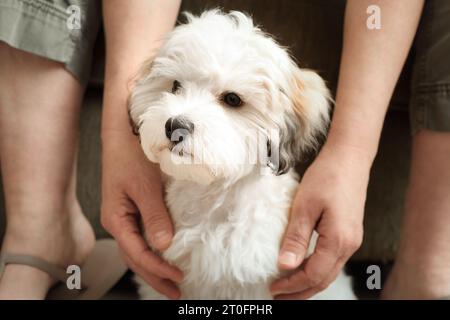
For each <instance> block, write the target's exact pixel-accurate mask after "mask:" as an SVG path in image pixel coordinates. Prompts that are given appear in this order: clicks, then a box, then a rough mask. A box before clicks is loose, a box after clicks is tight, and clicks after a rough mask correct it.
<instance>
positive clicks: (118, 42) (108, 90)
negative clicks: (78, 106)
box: [102, 0, 180, 140]
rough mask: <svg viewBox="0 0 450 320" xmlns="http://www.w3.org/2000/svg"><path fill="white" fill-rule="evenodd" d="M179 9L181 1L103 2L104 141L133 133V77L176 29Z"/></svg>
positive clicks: (132, 0) (117, 0)
mask: <svg viewBox="0 0 450 320" xmlns="http://www.w3.org/2000/svg"><path fill="white" fill-rule="evenodd" d="M179 6H180V0H146V1H142V0H131V1H123V0H106V1H103V17H104V26H105V34H106V71H105V90H104V100H103V106H104V107H103V119H102V137H103V138H105V135H108V133H110V132H122V133H124V132H128V133H129V134H131V129H130V126H129V122H128V114H127V99H128V96H129V94H130V87H131V86H132V80H133V77H135V76H136V74H137V72H138V70H139V68H140V66H141V64H142V63H143V62H144V61H145V60H147V59H149V58H151V56H152V55H154V54H155V53H156V52H157V50H158V48H159V47H160V46H161V44H162V41H163V39H164V36H165V35H166V34H167V33H168V32H169V31H170V30H171V29H172V28H173V26H174V24H175V20H176V17H177V14H178V10H179ZM104 140H105V139H104Z"/></svg>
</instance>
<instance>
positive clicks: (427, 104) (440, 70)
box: [410, 0, 450, 133]
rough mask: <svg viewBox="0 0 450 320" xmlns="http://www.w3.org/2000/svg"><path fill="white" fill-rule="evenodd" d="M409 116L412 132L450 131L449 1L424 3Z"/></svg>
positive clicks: (431, 0)
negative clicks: (426, 130) (424, 130)
mask: <svg viewBox="0 0 450 320" xmlns="http://www.w3.org/2000/svg"><path fill="white" fill-rule="evenodd" d="M414 50H415V58H414V59H415V60H414V65H413V76H412V81H411V84H412V85H411V100H410V117H411V127H412V131H413V133H416V132H418V131H419V130H421V129H428V130H433V131H450V1H449V0H428V1H425V7H424V12H423V15H422V19H421V22H420V25H419V30H418V33H417V37H416V41H415V44H414Z"/></svg>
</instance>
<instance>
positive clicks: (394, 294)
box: [382, 131, 450, 299]
mask: <svg viewBox="0 0 450 320" xmlns="http://www.w3.org/2000/svg"><path fill="white" fill-rule="evenodd" d="M382 296H383V298H385V299H410V298H416V299H433V298H440V297H444V296H450V133H436V132H431V131H421V132H420V133H418V134H417V135H416V136H415V137H414V140H413V153H412V166H411V177H410V185H409V190H408V195H407V200H406V205H405V217H404V221H403V231H402V239H401V243H400V247H399V251H398V256H397V259H396V262H395V266H394V268H393V271H392V274H391V275H390V277H389V279H388V281H387V284H386V286H385V288H384V291H383V295H382Z"/></svg>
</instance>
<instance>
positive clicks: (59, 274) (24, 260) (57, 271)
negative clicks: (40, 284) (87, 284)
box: [0, 253, 69, 283]
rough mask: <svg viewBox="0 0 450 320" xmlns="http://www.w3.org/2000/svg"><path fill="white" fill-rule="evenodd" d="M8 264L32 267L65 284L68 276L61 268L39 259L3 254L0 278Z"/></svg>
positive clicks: (0, 261)
mask: <svg viewBox="0 0 450 320" xmlns="http://www.w3.org/2000/svg"><path fill="white" fill-rule="evenodd" d="M8 264H21V265H26V266H30V267H34V268H36V269H39V270H41V271H44V272H45V273H47V274H49V275H50V276H51V277H53V278H55V279H57V280H59V281H61V282H63V283H66V281H67V278H68V277H69V275H68V274H67V273H66V270H64V269H63V268H61V267H59V266H56V265H54V264H51V263H49V262H47V261H45V260H43V259H41V258H38V257H34V256H29V255H23V254H10V253H5V254H2V255H0V278H1V276H2V274H3V271H4V269H5V267H6V265H8Z"/></svg>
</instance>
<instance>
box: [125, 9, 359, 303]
mask: <svg viewBox="0 0 450 320" xmlns="http://www.w3.org/2000/svg"><path fill="white" fill-rule="evenodd" d="M187 18H188V23H187V24H184V25H181V26H179V27H177V28H176V29H175V30H174V31H173V32H172V33H171V34H170V36H169V37H168V39H167V41H166V42H165V44H164V45H163V47H162V49H161V50H160V51H159V53H158V55H157V56H156V58H155V59H154V60H153V62H152V63H151V64H150V65H149V66H147V67H146V68H145V69H144V72H143V76H142V77H141V78H140V79H139V81H138V82H137V84H136V87H135V89H134V91H133V93H132V96H131V100H130V102H131V103H130V116H131V119H132V121H133V123H134V124H135V126H136V129H137V132H138V133H139V136H140V139H141V144H142V148H143V150H144V153H145V154H146V156H147V157H148V159H149V160H150V161H152V162H156V163H159V165H160V168H161V170H162V172H163V173H165V174H166V175H167V177H168V178H167V183H166V185H165V190H166V203H167V206H168V208H169V211H170V213H171V216H172V220H173V223H174V225H175V230H176V232H175V236H174V239H173V241H172V244H171V245H170V247H169V248H168V249H167V250H166V251H164V252H163V253H161V254H162V256H163V257H164V259H166V260H167V261H169V262H170V263H172V264H174V265H176V266H178V267H179V268H180V269H181V270H182V271H183V272H184V275H185V278H184V280H183V283H182V284H181V285H180V289H181V292H182V298H185V299H271V298H272V297H271V295H270V293H269V285H270V283H271V282H272V281H273V280H274V279H275V278H277V277H279V276H281V275H282V274H284V273H282V272H281V271H280V270H279V268H278V266H277V257H278V254H279V250H280V244H281V240H282V236H283V233H284V231H285V228H286V225H287V222H288V215H289V209H290V205H291V202H292V198H293V196H294V192H295V190H296V187H297V184H298V177H297V176H296V174H295V173H294V171H293V169H292V167H293V165H294V164H295V162H296V161H297V160H299V159H300V158H301V157H302V155H304V154H305V153H306V152H307V151H308V150H310V149H314V148H315V147H316V146H317V138H318V137H320V136H323V135H324V134H325V132H326V128H327V125H328V121H329V115H328V113H329V93H328V90H327V89H326V87H325V84H324V82H323V80H322V79H321V78H320V77H319V76H318V75H317V74H316V73H314V72H312V71H309V70H302V69H299V68H298V67H297V66H296V64H295V63H294V62H293V60H292V59H291V58H290V56H289V55H288V54H287V52H286V51H285V50H284V49H283V48H282V47H280V46H279V45H278V44H277V43H276V42H275V41H274V40H273V39H272V38H270V37H269V36H268V35H266V34H265V33H263V32H262V31H261V30H260V29H258V28H257V27H255V26H254V25H253V22H252V20H251V18H249V17H248V16H246V15H244V14H243V13H240V12H231V13H229V14H223V13H221V12H220V11H218V10H212V11H207V12H205V13H203V14H202V15H201V16H200V17H195V16H192V15H189V14H187ZM312 242H314V241H312ZM138 282H139V283H140V284H141V285H140V290H139V291H140V295H141V297H142V298H144V299H149V298H161V296H160V295H159V294H158V293H157V292H156V291H154V290H153V289H152V288H150V287H149V286H148V285H146V284H145V283H144V282H143V281H142V280H138ZM315 298H320V299H323V298H331V299H352V298H354V296H353V292H352V289H351V281H350V278H348V277H347V276H345V275H344V274H341V275H340V276H339V277H338V279H337V280H336V281H335V282H334V283H333V284H332V285H331V286H330V287H329V288H328V289H326V290H325V291H323V292H322V293H320V294H318V295H316V297H315Z"/></svg>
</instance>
